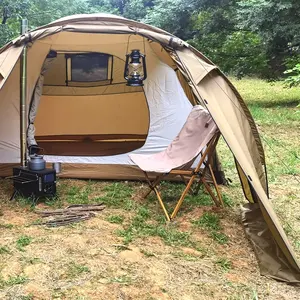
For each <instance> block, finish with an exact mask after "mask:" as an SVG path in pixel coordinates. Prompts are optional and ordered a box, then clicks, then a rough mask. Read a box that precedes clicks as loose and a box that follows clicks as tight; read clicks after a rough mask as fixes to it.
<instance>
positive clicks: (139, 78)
mask: <svg viewBox="0 0 300 300" xmlns="http://www.w3.org/2000/svg"><path fill="white" fill-rule="evenodd" d="M129 60H130V61H129ZM124 78H125V79H126V80H127V84H126V85H128V86H143V85H144V84H143V81H144V80H145V79H146V78H147V70H146V59H145V55H143V54H141V53H140V50H137V49H135V50H131V53H130V54H126V62H125V70H124Z"/></svg>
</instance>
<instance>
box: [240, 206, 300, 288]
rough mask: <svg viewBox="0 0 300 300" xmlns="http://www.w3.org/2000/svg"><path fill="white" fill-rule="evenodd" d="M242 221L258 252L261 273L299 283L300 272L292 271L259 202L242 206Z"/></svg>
mask: <svg viewBox="0 0 300 300" xmlns="http://www.w3.org/2000/svg"><path fill="white" fill-rule="evenodd" d="M242 221H243V224H244V228H245V232H246V235H247V237H248V238H249V240H250V241H251V243H252V245H253V248H254V251H255V253H256V257H257V259H258V262H259V266H260V270H261V273H262V274H263V275H265V276H267V277H271V278H274V279H277V280H281V281H286V282H290V283H299V282H300V274H299V273H295V272H291V269H290V266H289V263H288V261H287V259H286V257H285V255H284V254H283V252H282V250H281V249H280V248H279V247H278V245H277V243H276V241H275V240H274V237H273V235H272V233H271V232H270V229H269V227H268V225H267V223H266V221H265V219H264V218H263V216H262V214H261V210H260V207H259V205H258V204H257V203H256V204H250V203H248V204H244V205H243V206H242Z"/></svg>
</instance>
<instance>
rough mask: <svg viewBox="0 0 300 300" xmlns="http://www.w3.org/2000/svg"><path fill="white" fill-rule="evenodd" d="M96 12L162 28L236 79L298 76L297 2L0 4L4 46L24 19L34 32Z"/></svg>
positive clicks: (11, 0)
mask: <svg viewBox="0 0 300 300" xmlns="http://www.w3.org/2000/svg"><path fill="white" fill-rule="evenodd" d="M97 12H105V13H113V14H118V15H122V16H124V17H126V18H129V19H133V20H137V21H142V22H144V23H148V24H151V25H155V26H158V27H160V28H163V29H165V30H166V31H169V32H171V33H173V34H174V35H176V36H178V37H180V38H181V39H183V40H186V41H188V42H189V43H190V44H192V45H193V46H195V47H196V48H197V49H199V50H200V51H201V52H202V53H204V54H205V55H206V56H207V57H209V58H210V59H211V60H212V61H213V62H214V63H216V64H217V65H218V66H219V67H220V68H221V69H222V70H223V71H224V72H225V73H227V74H230V75H234V76H237V77H238V78H240V77H243V76H256V77H261V78H268V79H278V78H280V77H282V76H283V74H284V72H285V70H287V69H292V68H294V71H290V72H291V74H293V73H295V74H297V72H298V73H299V70H300V65H298V68H297V66H296V65H297V63H298V62H300V47H299V46H300V1H299V0H2V1H1V0H0V13H1V15H0V23H2V24H1V25H0V46H2V45H4V44H5V43H6V42H8V41H9V40H11V39H12V38H14V37H15V36H17V35H18V34H19V31H20V29H19V27H20V26H19V20H20V19H21V18H27V19H28V20H29V24H30V28H31V29H33V28H35V27H37V26H41V25H44V24H47V23H49V22H51V21H53V20H56V19H58V18H61V17H63V16H67V15H72V14H81V13H97ZM292 84H293V82H292Z"/></svg>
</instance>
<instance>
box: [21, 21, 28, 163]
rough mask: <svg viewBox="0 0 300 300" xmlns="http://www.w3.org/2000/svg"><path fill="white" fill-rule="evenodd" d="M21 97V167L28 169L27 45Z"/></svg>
mask: <svg viewBox="0 0 300 300" xmlns="http://www.w3.org/2000/svg"><path fill="white" fill-rule="evenodd" d="M27 31H28V21H27V19H22V20H21V34H22V35H24V34H26V32H27ZM20 71H21V72H20V75H21V89H20V91H21V95H20V100H21V101H20V127H21V128H20V132H21V166H22V167H26V164H27V149H26V148H27V147H26V130H27V116H26V98H27V45H26V43H25V46H24V49H23V52H22V56H21V70H20Z"/></svg>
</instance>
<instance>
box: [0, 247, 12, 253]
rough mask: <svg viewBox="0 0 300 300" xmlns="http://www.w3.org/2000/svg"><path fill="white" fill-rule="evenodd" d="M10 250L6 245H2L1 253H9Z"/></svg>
mask: <svg viewBox="0 0 300 300" xmlns="http://www.w3.org/2000/svg"><path fill="white" fill-rule="evenodd" d="M9 253H10V250H9V249H8V248H7V247H6V246H2V247H0V255H1V254H9Z"/></svg>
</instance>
